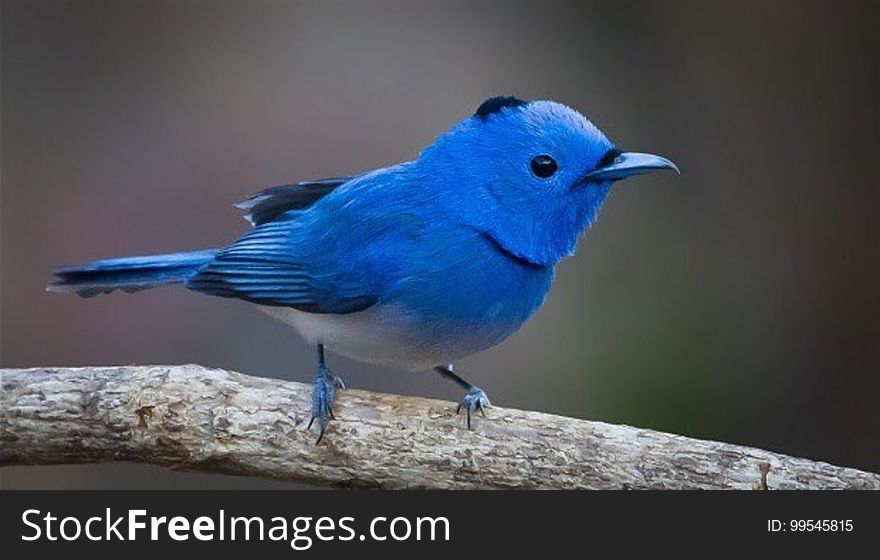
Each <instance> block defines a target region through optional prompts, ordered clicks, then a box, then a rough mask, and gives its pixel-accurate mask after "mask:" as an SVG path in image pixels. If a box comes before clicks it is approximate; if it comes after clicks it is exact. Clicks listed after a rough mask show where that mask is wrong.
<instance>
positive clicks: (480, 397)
mask: <svg viewBox="0 0 880 560" xmlns="http://www.w3.org/2000/svg"><path fill="white" fill-rule="evenodd" d="M490 406H492V403H491V402H489V397H488V396H486V392H485V391H483V390H482V389H480V388H479V387H477V386H476V385H472V386H471V388H470V389H468V392H467V394H466V395H465V396H464V398H463V399H461V402H459V403H458V406H457V407H455V413H456V414H460V413H461V409H464V412H465V415H466V416H467V428H468V430H470V429H471V413H473V412H477V411H479V412H480V414H482V415H483V416H486V409H487V408H489V407H490Z"/></svg>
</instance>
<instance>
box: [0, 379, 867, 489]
mask: <svg viewBox="0 0 880 560" xmlns="http://www.w3.org/2000/svg"><path fill="white" fill-rule="evenodd" d="M310 395H311V386H309V385H304V384H301V383H293V382H284V381H277V380H273V379H264V378H256V377H251V376H247V375H242V374H239V373H235V372H230V371H225V370H219V369H208V368H204V367H201V366H196V365H181V366H142V367H136V366H126V367H82V368H33V369H0V466H5V465H51V464H70V463H98V462H106V461H133V462H138V463H150V464H154V465H161V466H164V467H168V468H172V469H181V470H193V471H204V472H212V473H226V474H236V475H246V476H259V477H268V478H277V479H283V480H290V481H301V482H309V483H313V484H318V485H323V486H339V487H349V488H351V487H369V488H459V489H462V488H557V489H568V488H656V489H660V488H707V489H721V488H737V489H771V490H775V489H829V488H850V489H880V475H877V474H872V473H867V472H863V471H859V470H856V469H851V468H845V467H838V466H834V465H829V464H827V463H822V462H816V461H810V460H807V459H799V458H795V457H788V456H785V455H780V454H777V453H771V452H768V451H762V450H760V449H754V448H750V447H742V446H738V445H731V444H726V443H719V442H714V441H702V440H697V439H692V438H687V437H682V436H677V435H672V434H666V433H662V432H655V431H651V430H643V429H639V428H632V427H628V426H617V425H611V424H605V423H602V422H592V421H587V420H579V419H574V418H565V417H561V416H555V415H551V414H544V413H540V412H530V411H522V410H514V409H508V408H498V407H493V408H491V409H489V412H488V417H487V418H482V417H477V418H476V420H475V426H474V430H473V431H470V432H469V431H467V430H466V429H465V428H464V422H463V419H462V417H457V416H456V415H455V412H454V405H453V404H452V403H449V402H444V401H437V400H430V399H423V398H416V397H404V396H397V395H385V394H377V393H371V392H366V391H358V390H353V389H347V390H345V391H340V392H339V393H338V394H337V400H336V405H335V407H334V412H335V415H336V419H335V420H333V421H332V422H331V424H330V428H329V430H328V432H327V435H326V436H325V437H324V440H323V441H322V442H321V444H320V445H315V437H316V433H315V432H314V431H308V430H307V429H306V425H307V424H308V420H309V415H308V411H309V402H310Z"/></svg>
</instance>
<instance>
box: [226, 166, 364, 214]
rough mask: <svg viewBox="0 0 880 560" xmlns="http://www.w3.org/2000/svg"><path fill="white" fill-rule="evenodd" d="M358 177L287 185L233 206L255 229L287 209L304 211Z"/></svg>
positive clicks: (259, 193) (271, 188) (258, 194)
mask: <svg viewBox="0 0 880 560" xmlns="http://www.w3.org/2000/svg"><path fill="white" fill-rule="evenodd" d="M359 176H360V175H352V176H350V177H330V178H327V179H316V180H314V181H303V182H301V183H295V184H291V185H278V186H277V187H269V188H268V189H264V190H262V191H260V192H258V193H256V194H254V195H252V196H250V197H249V198H247V199H246V200H244V201H242V202H239V203H238V204H236V205H235V206H236V207H237V208H241V209H242V210H247V211H248V213H247V214H245V216H244V217H245V219H246V220H247V221H249V222H250V223H251V225H253V226H259V225H262V224H265V223H267V222H271V221H273V220H276V219H278V218H279V217H281V216H283V215H284V213H285V212H287V211H289V210H302V209H303V208H308V207H309V206H311V205H312V204H314V203H315V202H317V201H318V200H320V199H322V198H324V197H325V196H327V195H328V194H330V193H331V192H333V190H334V189H336V187H339V186H340V185H343V184H345V183H347V182H349V181H351V180H352V179H355V178H357V177H359Z"/></svg>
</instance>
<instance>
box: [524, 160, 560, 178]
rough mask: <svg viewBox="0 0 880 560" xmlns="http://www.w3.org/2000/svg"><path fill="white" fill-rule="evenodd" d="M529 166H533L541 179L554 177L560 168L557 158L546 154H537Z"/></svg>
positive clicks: (533, 171)
mask: <svg viewBox="0 0 880 560" xmlns="http://www.w3.org/2000/svg"><path fill="white" fill-rule="evenodd" d="M529 166H530V167H531V168H532V173H534V174H535V176H536V177H539V178H541V179H547V178H549V177H552V176H553V174H554V173H556V170H557V169H559V165H557V164H556V160H555V159H553V158H552V157H550V156H548V155H546V154H543V155H540V156H535V157H534V158H533V159H532V162H531V163H530V164H529Z"/></svg>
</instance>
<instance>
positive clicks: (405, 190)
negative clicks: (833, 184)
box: [48, 97, 676, 442]
mask: <svg viewBox="0 0 880 560" xmlns="http://www.w3.org/2000/svg"><path fill="white" fill-rule="evenodd" d="M657 169H673V170H676V167H675V165H674V164H673V163H672V162H670V161H669V160H667V159H665V158H662V157H659V156H656V155H651V154H643V153H636V152H625V151H622V150H619V149H618V148H617V147H615V145H614V144H613V143H612V142H611V141H610V140H609V139H608V138H607V137H606V136H605V135H604V134H602V132H600V131H599V130H598V129H597V128H596V127H595V126H593V124H592V123H590V122H589V121H588V120H587V119H586V118H584V117H583V116H582V115H581V114H580V113H578V112H577V111H574V110H573V109H570V108H569V107H566V106H565V105H561V104H559V103H555V102H552V101H522V100H519V99H516V98H514V97H493V98H491V99H488V100H486V101H485V102H483V104H481V105H480V106H479V108H478V109H477V111H476V113H475V114H474V115H472V116H471V117H469V118H467V119H465V120H463V121H462V122H460V123H458V124H457V125H456V126H455V127H453V128H452V129H451V130H449V131H448V132H446V133H445V134H443V135H441V136H440V137H439V138H437V139H436V141H434V143H433V144H431V145H430V146H428V147H427V148H426V149H424V150H423V151H422V153H421V154H420V155H419V157H418V159H416V160H414V161H408V162H406V163H400V164H397V165H392V166H390V167H385V168H382V169H377V170H375V171H369V172H366V173H361V174H358V175H353V176H351V177H338V178H332V179H321V180H317V181H306V182H302V183H297V184H291V185H282V186H277V187H272V188H269V189H266V190H264V191H262V192H260V193H258V194H256V195H254V196H253V197H251V198H250V199H248V200H246V201H245V202H243V203H241V204H239V207H240V208H242V209H244V210H245V211H247V212H248V214H247V216H246V218H247V219H248V220H249V221H250V223H251V224H252V225H253V229H252V230H250V231H249V232H248V233H246V234H245V235H243V236H242V237H241V238H239V239H238V240H237V241H235V242H234V243H232V244H231V245H228V246H226V247H223V248H220V249H210V250H205V251H194V252H185V253H174V254H169V255H156V256H146V257H126V258H119V259H109V260H100V261H95V262H91V263H87V264H82V265H78V266H69V267H63V268H60V269H58V270H56V271H55V276H56V279H55V281H54V282H53V283H52V284H50V285H49V288H48V289H49V290H52V291H64V292H68V291H69V292H76V293H78V294H80V295H82V296H92V295H95V294H99V293H108V292H112V291H113V290H117V289H119V290H124V291H127V292H134V291H138V290H144V289H148V288H152V287H155V286H159V285H163V284H183V285H184V286H185V287H186V288H188V289H190V290H193V291H196V292H201V293H204V294H209V295H212V296H220V297H227V298H237V299H241V300H245V301H248V302H251V303H254V304H257V305H258V306H260V308H261V309H263V310H264V311H266V312H267V313H269V314H270V315H272V316H274V317H276V318H278V319H280V320H282V321H284V322H285V323H288V324H290V325H292V326H293V327H294V328H295V329H296V330H297V331H299V333H300V334H301V335H302V336H303V337H304V338H305V339H306V340H307V341H308V343H309V344H312V345H314V346H315V348H317V354H318V367H317V375H316V378H315V388H314V393H313V397H312V410H311V415H312V420H311V422H309V427H311V425H312V422H314V421H317V426H318V428H319V429H320V435H319V436H318V441H319V442H320V441H321V438H322V437H323V435H324V431H325V430H326V428H327V424H328V421H329V419H330V418H331V417H332V414H333V413H332V409H331V405H332V403H333V398H334V395H335V393H336V390H337V389H338V388H341V387H343V384H342V381H341V380H340V379H339V378H338V377H336V376H335V375H333V374H332V373H331V372H330V370H329V369H328V367H327V364H326V362H325V358H324V348H325V347H326V348H327V349H330V350H332V351H334V352H338V353H339V354H342V355H345V356H348V357H351V358H354V359H356V360H360V361H364V362H369V363H373V364H381V365H384V366H394V367H398V368H404V369H409V370H427V369H434V370H435V371H437V372H439V373H440V374H442V375H443V376H445V377H447V378H449V379H451V380H452V381H454V382H455V383H457V384H458V385H460V386H461V387H462V388H463V389H464V390H465V392H466V394H465V397H464V399H463V400H462V401H461V402H460V403H459V406H458V409H457V410H459V411H460V410H461V409H462V408H463V409H464V410H465V412H466V415H467V425H468V428H470V424H471V414H472V413H473V412H475V411H480V412H483V409H484V408H485V407H487V406H488V405H489V399H488V398H487V397H486V394H485V393H484V392H483V391H482V390H481V389H480V388H479V387H477V386H475V385H472V384H471V383H469V382H467V381H465V380H464V379H462V378H461V377H459V376H458V375H457V374H456V373H454V372H453V368H452V362H454V361H455V360H457V359H459V358H462V357H464V356H467V355H469V354H473V353H475V352H479V351H481V350H484V349H486V348H489V347H491V346H494V345H496V344H498V343H499V342H501V341H502V340H504V339H505V338H507V337H508V336H510V334H511V333H513V332H514V331H516V330H517V329H519V328H520V326H521V325H522V324H523V323H524V322H525V321H526V320H528V319H529V317H531V316H532V314H534V312H535V310H537V309H538V307H539V306H540V305H541V304H542V303H543V301H544V298H545V297H546V295H547V292H548V290H549V289H550V285H551V284H552V282H553V275H554V269H555V267H556V265H557V264H558V263H559V262H560V261H561V260H562V259H564V258H566V257H568V256H570V255H572V254H574V251H575V246H576V244H577V241H578V238H580V237H581V235H582V234H583V233H584V232H585V231H586V230H587V229H588V228H589V227H590V225H591V224H592V223H593V222H594V220H595V219H596V215H597V214H598V212H599V209H600V208H601V206H602V203H603V202H604V201H605V198H606V197H607V196H608V193H609V191H610V190H611V186H612V184H613V183H614V182H615V181H618V180H620V179H625V178H626V177H631V176H633V175H638V174H641V173H648V172H651V171H654V170H657Z"/></svg>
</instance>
